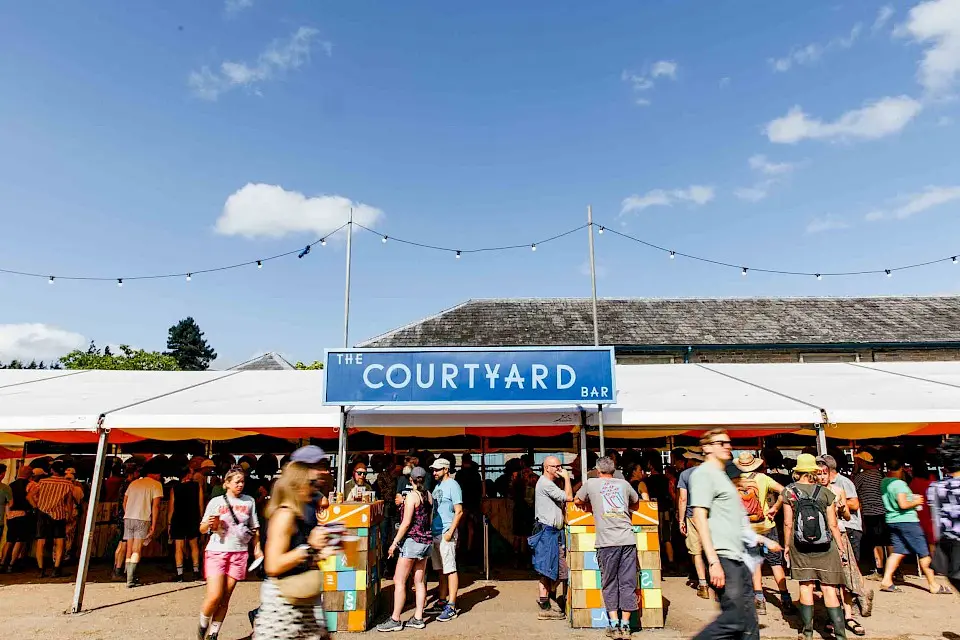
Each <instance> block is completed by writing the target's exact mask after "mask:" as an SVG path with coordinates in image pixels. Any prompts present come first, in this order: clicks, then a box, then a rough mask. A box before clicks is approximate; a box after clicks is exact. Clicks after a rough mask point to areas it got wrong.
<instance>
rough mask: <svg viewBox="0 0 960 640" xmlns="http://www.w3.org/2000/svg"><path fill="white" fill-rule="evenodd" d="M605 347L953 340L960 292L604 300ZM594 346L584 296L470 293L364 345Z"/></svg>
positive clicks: (959, 331)
mask: <svg viewBox="0 0 960 640" xmlns="http://www.w3.org/2000/svg"><path fill="white" fill-rule="evenodd" d="M598 309H599V313H598V315H599V318H600V343H601V344H604V345H615V346H617V345H619V346H631V345H681V346H682V345H748V344H749V345H767V344H784V345H786V344H798V345H818V344H819V345H829V344H853V343H860V344H863V343H900V344H903V343H930V342H960V297H956V296H949V297H947V296H944V297H874V298H741V299H722V298H713V299H653V298H632V299H601V300H599V301H598ZM584 344H593V320H592V311H591V303H590V300H589V299H558V298H542V299H501V300H470V301H467V302H465V303H463V304H460V305H458V306H456V307H453V308H452V309H448V310H446V311H443V312H441V313H439V314H437V315H435V316H432V317H430V318H427V319H425V320H422V321H419V322H416V323H413V324H410V325H408V326H405V327H401V328H399V329H396V330H394V331H391V332H389V333H386V334H384V335H382V336H378V337H376V338H373V339H371V340H369V341H367V342H364V343H362V344H361V345H359V346H363V347H417V346H546V345H584Z"/></svg>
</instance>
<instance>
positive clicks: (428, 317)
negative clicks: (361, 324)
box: [356, 298, 477, 347]
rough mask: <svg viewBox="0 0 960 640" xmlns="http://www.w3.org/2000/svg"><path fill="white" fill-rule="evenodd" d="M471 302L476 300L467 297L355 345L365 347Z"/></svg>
mask: <svg viewBox="0 0 960 640" xmlns="http://www.w3.org/2000/svg"><path fill="white" fill-rule="evenodd" d="M472 302H477V301H476V300H474V299H473V298H469V299H467V300H465V301H463V302H461V303H459V304H455V305H453V306H452V307H450V308H448V309H443V310H442V311H438V312H437V313H434V314H432V315H429V316H427V317H426V318H421V319H420V320H414V321H413V322H408V323H407V324H405V325H403V326H401V327H397V328H396V329H391V330H390V331H387V332H386V333H381V334H380V335H378V336H374V337H372V338H369V339H367V340H364V341H363V342H359V343H357V344H356V346H357V347H365V346H367V345H369V344H370V343H372V342H377V341H379V340H385V339H386V338H389V337H390V336H392V335H393V334H395V333H400V332H401V331H405V330H406V329H410V328H413V327H415V326H417V325H418V324H423V323H424V322H429V321H430V320H436V319H437V318H439V317H440V316H443V315H445V314H447V313H450V312H451V311H456V310H457V309H459V308H461V307H464V306H466V305H468V304H470V303H472Z"/></svg>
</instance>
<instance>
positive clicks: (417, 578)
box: [413, 558, 427, 620]
mask: <svg viewBox="0 0 960 640" xmlns="http://www.w3.org/2000/svg"><path fill="white" fill-rule="evenodd" d="M413 589H414V591H415V592H416V594H417V607H416V610H415V611H414V612H413V617H414V618H416V619H417V620H423V610H424V608H425V607H426V606H427V559H426V558H424V559H423V560H417V561H416V562H414V564H413Z"/></svg>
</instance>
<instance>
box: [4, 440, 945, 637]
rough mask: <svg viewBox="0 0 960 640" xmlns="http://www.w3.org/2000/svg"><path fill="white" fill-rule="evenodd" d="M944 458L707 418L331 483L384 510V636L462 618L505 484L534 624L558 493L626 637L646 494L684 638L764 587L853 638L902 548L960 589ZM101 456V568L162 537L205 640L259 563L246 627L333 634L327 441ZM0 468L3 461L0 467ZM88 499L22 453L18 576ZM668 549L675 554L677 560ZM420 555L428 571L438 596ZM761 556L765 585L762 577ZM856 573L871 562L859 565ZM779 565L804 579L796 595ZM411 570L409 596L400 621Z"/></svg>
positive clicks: (559, 517) (355, 470)
mask: <svg viewBox="0 0 960 640" xmlns="http://www.w3.org/2000/svg"><path fill="white" fill-rule="evenodd" d="M939 453H940V457H939V465H940V466H939V468H938V469H937V470H936V472H935V470H934V469H932V468H931V466H929V462H928V461H927V460H910V461H909V462H907V461H904V460H902V459H900V458H899V457H898V456H897V455H896V454H893V455H889V454H888V455H886V456H885V457H884V458H883V459H881V457H880V455H879V453H878V452H874V451H866V450H864V451H860V452H859V453H857V454H856V456H855V463H856V468H855V472H854V473H853V474H852V475H850V476H848V475H847V474H846V473H845V471H846V467H847V465H846V462H847V460H846V458H845V456H843V455H842V454H839V453H838V454H837V455H821V456H819V457H817V456H815V455H813V454H812V453H810V452H804V453H802V454H800V455H799V456H798V457H797V458H796V459H795V460H787V459H785V458H784V457H783V456H782V455H781V453H780V452H779V451H777V450H776V449H773V448H771V449H767V450H764V451H763V452H762V455H761V456H757V455H755V453H753V452H750V451H743V452H740V453H739V455H737V456H736V457H734V456H733V449H732V441H731V438H730V435H729V434H728V433H727V432H726V431H723V430H721V429H716V430H712V431H709V432H707V433H706V434H705V435H704V436H703V438H702V439H701V442H700V446H698V447H688V448H684V449H675V450H673V451H672V452H671V459H670V464H669V465H666V466H665V465H664V464H663V461H662V458H661V456H660V453H659V452H658V451H654V450H651V451H637V450H627V451H624V452H623V454H622V455H621V454H619V453H618V452H616V451H610V452H608V454H607V455H606V456H604V457H601V458H599V459H597V457H596V456H595V455H593V454H590V453H588V454H587V455H588V457H589V459H588V461H587V462H588V464H589V468H590V471H589V472H588V473H587V475H586V477H582V475H581V466H580V460H579V458H578V459H576V460H574V461H573V464H572V469H571V470H569V471H568V470H567V469H566V468H564V465H563V463H562V461H561V460H560V459H559V458H557V457H555V456H549V457H547V458H546V459H545V460H544V461H543V463H542V472H541V473H539V474H538V473H537V469H536V468H535V467H536V465H535V464H534V458H533V456H532V455H530V454H528V455H524V456H521V457H518V458H515V459H512V460H510V461H509V462H508V463H507V465H506V467H505V469H504V473H503V475H502V476H500V477H499V478H498V479H497V480H496V481H489V480H484V479H483V478H482V477H481V474H480V470H479V466H478V465H477V464H476V463H475V462H474V461H473V459H472V456H471V455H470V454H469V453H467V454H463V455H462V456H461V460H460V466H459V469H458V468H457V461H456V457H455V456H454V455H453V454H451V453H442V454H440V455H439V456H434V455H433V454H431V453H429V452H425V451H413V450H411V451H410V452H408V453H407V454H406V455H399V456H393V455H389V454H375V455H374V456H372V457H367V456H365V455H357V456H354V457H353V458H352V459H351V460H350V461H349V465H348V480H347V482H346V483H345V489H344V496H345V498H346V500H347V501H354V500H361V499H362V498H363V497H365V496H368V494H372V495H373V496H375V497H376V498H378V499H381V500H383V501H384V504H385V518H384V522H383V524H382V525H381V534H382V541H383V547H384V550H385V553H384V556H385V557H384V562H385V566H384V567H383V571H382V573H381V574H382V575H389V574H390V573H392V575H393V581H394V585H395V589H394V602H393V608H392V611H391V612H390V616H389V617H388V618H387V619H386V620H385V621H384V622H383V623H381V624H380V625H378V626H377V630H378V631H382V632H392V631H400V630H402V629H405V628H408V629H422V628H423V627H424V626H425V625H426V624H427V620H436V621H438V622H446V621H449V620H452V619H454V618H456V617H457V616H458V614H459V610H458V608H457V596H458V591H459V584H460V582H459V573H458V565H459V564H462V562H463V560H464V559H465V558H479V557H480V556H481V554H479V553H477V551H478V549H477V546H476V545H477V544H479V541H480V538H481V536H479V535H477V534H478V532H479V531H480V526H481V522H482V515H481V501H482V497H483V496H489V497H494V496H500V497H505V498H510V499H512V509H513V513H512V515H513V531H512V533H513V541H512V543H513V547H514V550H515V551H516V552H517V555H518V557H519V559H520V560H521V561H523V562H524V563H526V562H529V565H530V567H532V569H533V570H534V571H535V573H536V574H537V576H538V584H537V589H538V593H537V605H538V609H539V611H538V614H539V617H540V618H541V619H562V618H564V617H565V609H566V602H565V598H566V593H565V584H566V581H567V578H568V567H567V564H566V549H565V539H564V535H563V527H564V520H565V513H566V505H567V503H575V504H576V505H577V506H580V507H583V508H589V509H591V510H592V511H593V513H594V516H595V523H596V548H597V556H598V563H599V566H600V581H601V584H600V587H601V591H602V596H603V601H604V606H605V608H606V609H607V614H608V620H609V628H608V629H607V635H608V637H611V638H626V637H629V636H630V634H631V628H630V618H631V615H632V614H633V613H634V612H635V611H637V609H638V602H637V597H636V586H637V574H638V562H637V551H636V548H635V538H634V533H633V529H632V525H631V515H630V514H631V512H632V511H633V510H634V509H635V508H636V504H637V503H638V502H639V501H640V500H650V499H653V500H656V501H657V505H658V511H659V521H660V536H661V543H662V544H661V548H662V553H663V561H664V567H665V569H667V570H669V569H671V568H672V569H674V570H677V571H681V572H682V571H685V570H686V571H688V572H689V577H690V579H689V581H688V585H689V586H690V587H692V588H693V589H695V590H696V594H697V595H698V596H699V597H701V598H704V599H710V598H714V599H716V600H717V601H718V602H719V604H720V609H721V613H720V615H719V616H718V617H717V619H716V620H714V621H713V622H712V623H711V624H710V625H708V626H707V627H706V628H705V629H704V630H703V631H702V632H701V633H700V634H699V635H698V636H697V637H698V638H700V639H707V638H711V639H712V638H751V639H752V638H759V628H760V627H759V623H758V616H762V615H766V614H767V604H768V603H767V597H768V595H769V596H770V597H771V599H772V600H773V601H774V602H775V603H776V606H778V608H779V609H780V611H781V613H782V615H784V616H794V617H797V618H799V627H800V629H801V638H802V640H810V639H811V638H812V637H813V633H814V628H813V620H814V607H815V606H816V603H817V601H818V600H821V601H822V603H823V607H824V608H825V610H826V613H827V616H828V618H829V620H830V622H829V624H828V629H827V630H828V631H830V632H831V633H832V634H833V635H834V637H836V638H838V639H840V640H843V639H844V638H846V637H847V634H848V633H851V634H854V635H857V636H862V635H865V634H866V630H865V628H864V626H863V624H862V622H861V620H860V619H859V618H866V617H869V616H870V614H871V611H872V608H873V601H874V589H873V588H871V587H870V586H869V582H870V580H874V581H876V582H877V583H878V584H877V585H876V588H877V589H879V590H880V591H884V592H889V593H897V592H900V591H901V588H900V586H898V583H901V582H902V576H900V574H899V568H900V566H901V564H902V562H903V560H904V559H905V558H906V557H908V556H911V555H913V556H916V557H917V560H918V567H919V569H920V573H921V574H922V576H923V577H924V578H925V580H926V584H927V588H928V589H929V592H930V593H931V594H932V595H934V596H941V595H944V596H946V595H948V594H952V593H953V591H952V590H951V589H950V588H949V587H948V586H947V585H945V584H940V583H939V582H938V579H937V576H936V573H940V574H941V575H945V576H946V577H947V579H948V581H949V582H950V583H951V584H952V585H953V587H954V589H957V588H960V437H957V436H954V437H952V438H950V439H947V440H945V441H944V443H943V445H942V447H941V448H940V451H939ZM110 469H111V472H110V474H109V477H108V478H107V479H106V480H105V481H104V485H103V489H102V501H104V502H116V503H117V511H118V514H117V516H118V522H119V524H120V526H119V527H118V528H119V535H118V536H117V540H116V541H115V542H116V551H115V554H114V561H115V562H114V571H115V575H116V576H117V578H118V579H125V580H126V584H127V586H128V587H131V588H133V587H136V586H138V585H139V584H140V581H139V577H138V568H139V565H140V561H141V558H142V556H143V554H144V549H146V548H147V547H148V546H150V545H151V543H152V542H153V541H155V540H158V538H159V537H160V536H161V534H162V533H164V532H165V533H166V537H167V539H168V540H169V541H170V543H172V544H171V546H172V547H173V554H172V555H173V568H174V571H175V573H174V574H173V575H174V579H176V580H178V581H183V580H192V579H197V578H200V577H202V578H203V579H204V580H205V581H206V595H205V597H204V600H203V602H202V605H201V609H200V615H199V625H198V633H197V636H198V639H199V640H203V639H204V638H210V639H213V640H216V638H217V637H218V634H219V629H220V626H221V624H222V622H223V620H224V618H225V616H226V614H227V609H228V607H229V603H230V598H231V595H232V593H233V590H234V588H235V587H236V584H237V582H239V581H241V580H243V579H245V578H246V576H247V574H248V572H249V571H253V570H257V571H258V572H259V573H260V575H261V576H262V577H263V578H264V580H263V583H262V585H261V604H260V607H259V608H258V609H255V610H254V611H251V612H249V618H250V622H251V624H252V625H253V627H254V629H255V636H254V637H256V638H258V639H259V638H263V639H277V640H280V639H286V638H291V639H292V638H322V637H325V636H326V635H327V632H326V624H325V617H324V615H323V609H322V606H321V599H320V593H321V591H322V585H320V579H321V576H320V574H319V570H318V568H317V561H318V560H319V559H322V558H324V557H327V556H329V555H331V554H333V553H336V552H337V549H338V536H337V535H336V532H332V531H329V530H327V529H326V528H325V527H323V526H321V525H320V524H319V519H318V512H319V511H320V510H322V509H324V508H326V507H328V506H329V501H330V499H331V498H332V497H333V495H332V494H333V493H334V486H335V482H334V476H333V473H332V471H331V466H330V460H329V458H328V457H327V456H326V455H325V454H324V453H323V451H322V450H320V449H319V448H317V447H315V446H307V447H303V448H301V449H298V450H297V451H295V452H294V453H293V454H291V455H290V456H288V457H287V458H285V459H284V460H282V461H281V462H280V464H277V461H276V458H274V457H273V456H262V457H261V458H259V459H257V458H253V457H252V456H250V457H245V458H244V459H241V460H240V463H239V464H237V463H236V462H235V461H234V460H233V459H232V458H229V459H224V458H221V459H209V458H206V457H203V456H194V457H192V458H190V459H187V458H186V456H183V457H182V458H178V457H175V456H171V457H169V458H167V457H166V456H155V457H153V458H151V459H150V460H143V459H142V458H138V457H134V458H132V459H130V460H127V461H126V462H123V463H121V462H120V461H119V460H115V461H111V465H110ZM278 472H279V473H278ZM5 473H6V468H5V467H4V466H3V465H2V464H0V477H2V476H3V475H4V474H5ZM164 481H166V484H164ZM84 500H85V491H84V488H83V485H81V483H79V482H77V480H76V467H75V466H74V465H71V464H70V460H69V459H68V460H63V459H60V460H53V461H50V460H49V459H41V460H39V461H35V462H34V463H32V464H31V465H29V466H24V467H22V468H20V469H19V471H18V473H17V479H16V480H15V481H13V482H12V483H11V484H10V485H9V486H8V485H2V484H0V523H2V524H3V529H4V540H5V543H4V544H3V546H2V548H0V570H2V571H6V572H13V571H17V570H22V569H23V568H24V567H25V565H24V556H25V555H26V551H27V549H28V548H29V547H31V546H32V547H33V553H34V558H35V562H36V563H37V568H38V569H39V571H40V576H41V577H43V576H46V575H48V570H49V571H50V574H51V575H53V576H59V575H62V569H63V563H64V560H65V558H66V557H67V556H68V554H69V553H71V551H72V549H71V542H72V539H73V536H72V535H71V530H72V529H75V528H76V521H77V519H78V518H79V516H80V514H82V511H83V505H84ZM164 500H166V501H167V502H166V509H165V516H164V509H163V508H162V503H163V501H164ZM262 523H265V524H262ZM48 544H49V545H50V546H49V547H48ZM681 545H685V547H686V551H687V553H686V554H682V553H680V554H677V551H678V550H679V548H680V546H681ZM48 550H49V551H50V554H49V557H50V559H51V561H52V567H48V562H47V558H48V555H47V551H48ZM675 554H677V555H679V557H676V556H675ZM201 559H202V562H201ZM428 559H429V560H430V565H431V566H432V568H433V571H434V572H435V573H436V576H437V583H438V584H437V589H436V591H435V597H434V598H433V601H432V602H428V590H427V577H428V566H427V564H428ZM684 559H686V560H687V562H684ZM764 564H766V565H768V566H769V568H770V572H771V574H772V578H773V582H774V583H775V585H776V590H775V591H774V590H771V591H769V592H766V591H765V590H764V589H763V579H762V571H763V565H764ZM261 565H262V566H261ZM258 567H259V568H258ZM861 567H866V568H868V570H867V571H866V572H864V573H861ZM788 577H789V578H791V579H793V580H795V581H797V582H798V583H799V596H798V598H797V599H796V602H795V601H794V599H793V597H792V596H791V593H790V591H789V589H788V585H787V578H788ZM411 578H412V582H413V593H414V597H415V606H414V611H413V614H412V616H411V617H410V618H408V619H407V620H406V621H403V620H401V616H402V614H403V611H404V609H405V606H406V599H407V592H408V583H409V582H410V580H411ZM857 613H859V618H858V617H857V615H856V614H857Z"/></svg>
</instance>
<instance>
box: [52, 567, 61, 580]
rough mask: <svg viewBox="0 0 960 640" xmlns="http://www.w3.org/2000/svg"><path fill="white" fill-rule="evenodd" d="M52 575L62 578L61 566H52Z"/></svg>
mask: <svg viewBox="0 0 960 640" xmlns="http://www.w3.org/2000/svg"><path fill="white" fill-rule="evenodd" d="M53 577H54V578H62V577H63V567H54V568H53Z"/></svg>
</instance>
